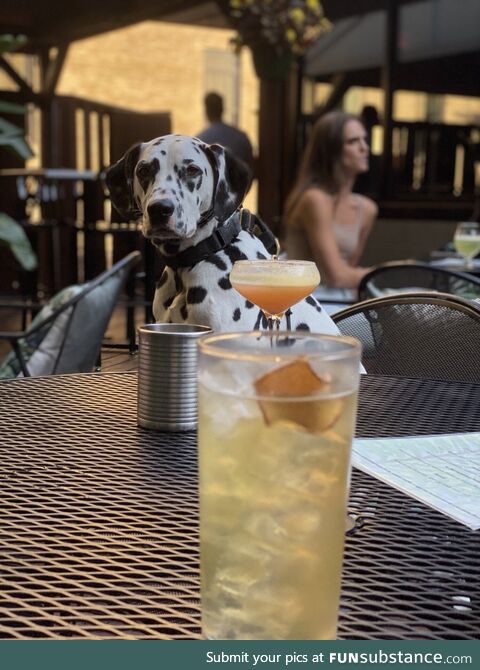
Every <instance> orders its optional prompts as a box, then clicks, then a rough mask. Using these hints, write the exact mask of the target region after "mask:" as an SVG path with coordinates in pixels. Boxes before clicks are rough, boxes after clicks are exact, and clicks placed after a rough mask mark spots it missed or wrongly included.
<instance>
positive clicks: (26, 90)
mask: <svg viewBox="0 0 480 670" xmlns="http://www.w3.org/2000/svg"><path fill="white" fill-rule="evenodd" d="M0 67H1V68H2V70H3V71H4V72H6V73H7V75H8V76H9V77H10V79H11V80H12V81H13V82H14V83H15V84H16V85H17V86H18V88H19V92H20V93H22V94H23V95H27V96H32V97H33V96H34V95H35V93H34V91H33V89H32V88H31V87H30V86H29V85H28V84H27V82H26V81H25V79H24V78H23V77H22V76H20V75H19V74H18V72H17V71H16V70H15V68H14V67H13V66H12V65H10V63H9V62H8V61H7V60H6V59H5V58H4V57H3V56H0Z"/></svg>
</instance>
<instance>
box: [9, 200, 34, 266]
mask: <svg viewBox="0 0 480 670" xmlns="http://www.w3.org/2000/svg"><path fill="white" fill-rule="evenodd" d="M0 242H4V243H6V244H7V246H8V247H9V248H10V251H11V252H12V253H13V255H14V256H15V258H16V259H17V261H18V262H19V263H20V265H21V266H22V268H23V269H24V270H35V268H36V267H37V264H38V263H37V256H36V255H35V252H34V250H33V249H32V245H31V244H30V240H29V239H28V237H27V236H26V234H25V231H24V230H23V228H22V226H21V225H20V224H19V223H17V222H16V221H15V220H14V219H12V218H11V217H10V216H8V214H5V213H3V212H0Z"/></svg>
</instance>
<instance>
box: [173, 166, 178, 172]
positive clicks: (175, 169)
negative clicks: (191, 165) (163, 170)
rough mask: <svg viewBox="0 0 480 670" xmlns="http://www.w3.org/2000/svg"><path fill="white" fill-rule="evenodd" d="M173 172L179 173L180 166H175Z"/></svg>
mask: <svg viewBox="0 0 480 670" xmlns="http://www.w3.org/2000/svg"><path fill="white" fill-rule="evenodd" d="M173 171H174V172H175V173H177V172H178V166H177V165H176V164H175V165H174V166H173Z"/></svg>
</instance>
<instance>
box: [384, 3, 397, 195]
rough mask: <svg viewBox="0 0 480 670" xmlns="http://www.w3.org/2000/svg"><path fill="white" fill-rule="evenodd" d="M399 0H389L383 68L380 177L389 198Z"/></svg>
mask: <svg viewBox="0 0 480 670" xmlns="http://www.w3.org/2000/svg"><path fill="white" fill-rule="evenodd" d="M397 34H398V4H397V0H388V6H387V25H386V39H385V46H386V49H385V63H384V66H383V69H382V87H383V91H384V107H383V158H382V169H381V177H380V196H381V198H383V199H386V198H388V197H389V196H390V195H391V192H392V168H393V165H392V134H393V96H394V93H395V85H396V69H397Z"/></svg>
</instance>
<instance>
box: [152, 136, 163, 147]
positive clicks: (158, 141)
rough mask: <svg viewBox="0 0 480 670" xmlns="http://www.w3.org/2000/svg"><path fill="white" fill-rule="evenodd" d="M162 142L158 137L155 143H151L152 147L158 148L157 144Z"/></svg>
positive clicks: (161, 138)
mask: <svg viewBox="0 0 480 670" xmlns="http://www.w3.org/2000/svg"><path fill="white" fill-rule="evenodd" d="M162 142H163V137H160V138H159V139H158V140H157V141H156V142H154V143H153V146H154V147H158V145H159V144H161V143H162Z"/></svg>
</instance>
